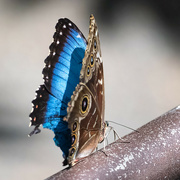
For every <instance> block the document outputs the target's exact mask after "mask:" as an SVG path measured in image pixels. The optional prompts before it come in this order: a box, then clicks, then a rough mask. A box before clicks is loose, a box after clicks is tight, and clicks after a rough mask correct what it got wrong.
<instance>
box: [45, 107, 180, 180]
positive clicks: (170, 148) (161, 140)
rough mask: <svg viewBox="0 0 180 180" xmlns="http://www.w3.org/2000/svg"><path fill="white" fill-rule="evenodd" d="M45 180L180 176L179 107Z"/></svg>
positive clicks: (154, 178)
mask: <svg viewBox="0 0 180 180" xmlns="http://www.w3.org/2000/svg"><path fill="white" fill-rule="evenodd" d="M138 131H139V133H138V132H132V133H130V134H128V135H126V136H125V137H123V140H124V141H128V142H130V143H122V141H121V140H117V141H115V142H114V143H112V144H110V145H108V146H106V149H105V150H103V149H101V150H99V151H97V152H95V153H93V154H92V155H90V156H88V157H87V158H84V159H83V160H81V161H80V162H79V163H78V164H76V165H75V166H73V167H71V168H66V169H64V170H62V171H60V172H58V173H56V174H54V175H53V176H51V177H49V178H47V180H73V179H75V180H78V179H90V180H91V179H93V180H94V179H100V180H105V179H111V180H115V179H128V180H131V179H132V180H136V179H138V180H141V179H142V180H144V179H148V180H158V179H168V180H171V179H173V180H178V179H180V106H178V107H176V108H174V109H172V110H170V111H168V112H167V113H165V114H163V115H162V116H160V117H158V118H156V119H155V120H153V121H151V122H149V123H147V124H146V125H144V126H142V127H141V128H139V129H138Z"/></svg>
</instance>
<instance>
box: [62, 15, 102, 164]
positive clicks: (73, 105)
mask: <svg viewBox="0 0 180 180" xmlns="http://www.w3.org/2000/svg"><path fill="white" fill-rule="evenodd" d="M67 112H68V114H67V118H66V120H67V121H68V123H69V128H70V129H71V136H72V145H71V148H70V150H69V156H68V163H69V164H71V165H73V164H75V162H76V161H77V160H78V159H80V158H83V157H85V156H88V155H89V154H91V153H92V152H93V151H94V150H95V148H96V147H97V144H98V142H100V141H102V138H103V137H104V134H103V127H104V79H103V64H102V60H101V51H100V41H99V34H98V29H97V25H96V22H95V19H94V17H93V16H92V15H91V17H90V27H89V36H88V45H87V48H86V51H85V56H84V59H83V65H82V69H81V73H80V83H79V84H78V85H77V87H76V90H75V91H74V93H73V96H72V98H71V101H70V103H69V107H68V109H67Z"/></svg>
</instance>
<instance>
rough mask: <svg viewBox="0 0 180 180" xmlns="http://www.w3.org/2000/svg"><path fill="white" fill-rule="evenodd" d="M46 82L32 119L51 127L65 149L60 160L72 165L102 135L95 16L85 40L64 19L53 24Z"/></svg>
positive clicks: (100, 69) (101, 89)
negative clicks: (54, 26)
mask: <svg viewBox="0 0 180 180" xmlns="http://www.w3.org/2000/svg"><path fill="white" fill-rule="evenodd" d="M43 75H44V85H41V86H40V88H39V90H37V91H36V92H37V97H36V99H35V100H34V101H32V102H33V111H32V113H31V114H30V117H31V123H32V125H34V126H35V130H34V131H33V132H32V133H31V135H32V134H33V133H36V132H39V131H38V127H39V125H41V124H42V125H43V127H44V128H48V129H51V130H53V132H54V134H55V137H54V141H55V143H56V145H57V146H59V147H60V148H61V150H62V151H63V154H64V157H65V161H64V165H66V164H71V165H74V164H75V163H76V162H77V160H78V159H80V158H83V157H86V156H88V155H89V154H91V153H92V152H93V151H94V150H95V148H96V147H97V144H98V143H99V142H101V141H102V140H103V137H104V130H105V127H106V124H105V123H104V79H103V64H102V60H101V51H100V41H99V33H98V29H97V25H96V22H95V19H94V16H91V17H90V26H89V36H88V41H86V39H85V38H84V36H83V34H82V33H81V32H80V30H79V29H78V28H77V26H76V25H74V24H73V23H72V22H71V21H70V20H68V19H66V18H65V19H60V20H59V22H58V24H57V25H56V32H55V34H54V42H53V43H52V44H51V46H50V55H49V56H48V57H47V58H46V60H45V68H44V69H43Z"/></svg>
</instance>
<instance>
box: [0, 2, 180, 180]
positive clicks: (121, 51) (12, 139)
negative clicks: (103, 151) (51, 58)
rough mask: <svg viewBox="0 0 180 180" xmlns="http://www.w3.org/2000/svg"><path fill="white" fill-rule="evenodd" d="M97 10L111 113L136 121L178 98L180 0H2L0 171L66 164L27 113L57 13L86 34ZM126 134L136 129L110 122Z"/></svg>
mask: <svg viewBox="0 0 180 180" xmlns="http://www.w3.org/2000/svg"><path fill="white" fill-rule="evenodd" d="M91 13H92V14H94V16H95V18H96V21H97V24H98V28H99V33H100V40H101V50H102V57H103V61H104V73H105V74H104V75H105V96H106V109H105V119H106V120H112V121H115V122H119V123H121V124H124V125H126V126H129V127H131V128H134V129H136V128H138V127H140V126H142V125H144V124H146V123H147V122H149V121H151V120H152V119H154V118H156V117H158V116H160V115H161V114H163V113H165V112H166V111H168V110H170V109H172V108H173V107H175V106H177V105H179V102H180V43H179V42H180V41H179V40H180V34H179V32H180V31H179V30H180V2H179V1H164V0H159V1H155V0H151V1H149V0H147V1H146V3H144V1H140V0H137V1H135V2H133V1H128V0H119V1H115V0H99V1H96V0H91V1H82V0H81V1H80V0H76V1H69V0H61V1H60V0H59V1H55V0H51V1H48V0H41V1H40V0H31V1H26V0H0V62H1V63H0V178H1V179H3V180H5V179H22V180H24V179H26V180H30V179H34V180H36V179H37V180H38V179H45V178H47V177H49V176H50V175H52V174H54V173H56V172H57V171H59V170H61V169H63V167H62V165H61V164H62V161H63V160H62V153H61V151H60V150H59V148H57V147H56V146H55V145H54V142H53V140H52V139H53V137H54V135H53V133H52V132H51V131H49V130H43V131H42V133H40V134H39V135H36V136H35V135H34V136H33V137H31V138H28V136H27V135H28V134H29V132H30V131H31V130H32V128H29V127H28V125H29V117H28V116H29V113H30V111H31V107H32V106H31V101H32V100H33V98H34V97H35V90H36V89H37V88H38V86H39V85H40V84H42V83H43V80H42V75H41V72H42V69H43V67H44V59H45V58H46V57H47V55H48V52H49V45H50V44H51V42H52V37H53V33H54V31H55V28H54V27H55V25H56V23H57V21H58V19H59V18H61V17H67V18H69V19H70V20H72V21H73V22H74V23H75V24H76V25H77V26H78V27H79V29H80V30H81V31H82V32H83V34H84V35H85V36H86V37H87V35H88V27H89V16H90V14H91ZM112 126H114V127H115V129H116V131H117V132H118V133H119V135H120V136H123V135H125V134H127V133H129V132H130V130H128V129H125V128H123V127H118V126H117V125H112Z"/></svg>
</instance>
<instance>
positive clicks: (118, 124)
mask: <svg viewBox="0 0 180 180" xmlns="http://www.w3.org/2000/svg"><path fill="white" fill-rule="evenodd" d="M107 122H111V123H114V124H117V125H119V126H123V127H125V128H127V129H131V130H133V131H135V132H138V133H139V131H137V130H135V129H133V128H130V127H128V126H125V125H123V124H120V123H117V122H114V121H107Z"/></svg>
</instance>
